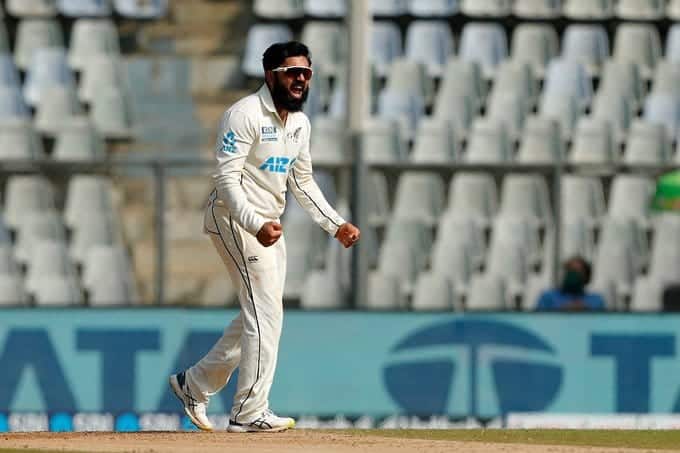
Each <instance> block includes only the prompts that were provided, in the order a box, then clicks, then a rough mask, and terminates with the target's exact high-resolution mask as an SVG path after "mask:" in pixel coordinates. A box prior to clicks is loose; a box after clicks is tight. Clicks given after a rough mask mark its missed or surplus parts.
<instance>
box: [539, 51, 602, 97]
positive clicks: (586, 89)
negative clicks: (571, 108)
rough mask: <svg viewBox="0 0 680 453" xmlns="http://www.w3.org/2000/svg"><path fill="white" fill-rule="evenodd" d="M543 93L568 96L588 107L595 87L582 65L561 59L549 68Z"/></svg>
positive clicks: (552, 62) (554, 61) (553, 62)
mask: <svg viewBox="0 0 680 453" xmlns="http://www.w3.org/2000/svg"><path fill="white" fill-rule="evenodd" d="M543 93H544V96H545V95H547V94H553V93H556V94H562V95H568V96H571V97H574V98H575V99H576V101H578V102H579V104H580V105H581V106H582V107H586V106H587V105H588V104H590V100H591V98H592V95H593V85H592V83H591V81H590V78H589V77H588V74H587V72H586V70H585V68H584V67H583V65H582V64H581V63H579V62H578V61H570V60H565V59H563V58H560V59H555V60H552V61H551V62H550V65H549V66H548V72H547V74H546V77H545V86H544V88H543Z"/></svg>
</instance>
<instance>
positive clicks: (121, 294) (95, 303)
mask: <svg viewBox="0 0 680 453" xmlns="http://www.w3.org/2000/svg"><path fill="white" fill-rule="evenodd" d="M88 302H89V304H90V306H92V307H106V306H121V305H130V304H136V303H137V300H136V297H135V296H133V293H131V292H130V289H129V285H128V282H127V281H126V280H125V278H124V276H122V275H119V274H114V275H112V276H111V277H110V278H106V279H102V280H101V281H100V282H99V283H98V284H97V285H96V286H95V287H94V288H92V291H91V292H90V293H89V298H88Z"/></svg>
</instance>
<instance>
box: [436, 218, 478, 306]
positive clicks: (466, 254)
mask: <svg viewBox="0 0 680 453" xmlns="http://www.w3.org/2000/svg"><path fill="white" fill-rule="evenodd" d="M485 253H486V248H485V245H484V238H483V232H482V230H481V229H480V228H479V226H477V224H476V223H475V222H474V220H472V219H470V218H466V217H464V216H456V215H450V214H449V215H447V216H446V217H445V218H443V219H442V224H441V226H440V229H439V234H438V235H437V240H436V241H435V243H434V244H433V246H432V269H433V272H435V273H437V274H439V275H443V276H445V277H446V278H448V279H449V280H450V281H451V282H452V283H453V284H454V285H455V287H456V292H458V293H465V292H466V289H467V284H468V282H469V281H470V277H471V275H472V273H473V271H474V270H475V269H476V268H477V267H479V265H480V264H481V263H482V260H483V259H484V254H485Z"/></svg>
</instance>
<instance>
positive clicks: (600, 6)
mask: <svg viewBox="0 0 680 453" xmlns="http://www.w3.org/2000/svg"><path fill="white" fill-rule="evenodd" d="M564 15H565V16H566V17H568V18H569V19H575V20H603V19H610V18H611V17H613V15H614V0H564Z"/></svg>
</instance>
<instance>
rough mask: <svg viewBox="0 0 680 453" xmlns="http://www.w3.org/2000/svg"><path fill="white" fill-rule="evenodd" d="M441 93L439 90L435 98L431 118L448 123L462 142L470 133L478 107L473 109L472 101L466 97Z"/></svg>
mask: <svg viewBox="0 0 680 453" xmlns="http://www.w3.org/2000/svg"><path fill="white" fill-rule="evenodd" d="M454 90H455V89H454ZM442 91H443V90H442V89H440V90H439V94H438V95H437V96H436V98H435V102H436V104H435V106H434V115H433V117H434V118H435V119H437V120H439V121H447V122H449V123H450V124H451V125H452V127H453V128H454V129H455V131H456V134H457V135H458V137H459V138H460V139H461V140H462V139H464V138H465V137H467V135H468V134H469V132H470V128H471V126H472V120H473V119H474V117H475V114H476V112H477V109H478V107H475V105H474V100H473V99H472V98H471V97H469V96H467V95H456V94H455V93H451V94H447V93H442Z"/></svg>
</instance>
